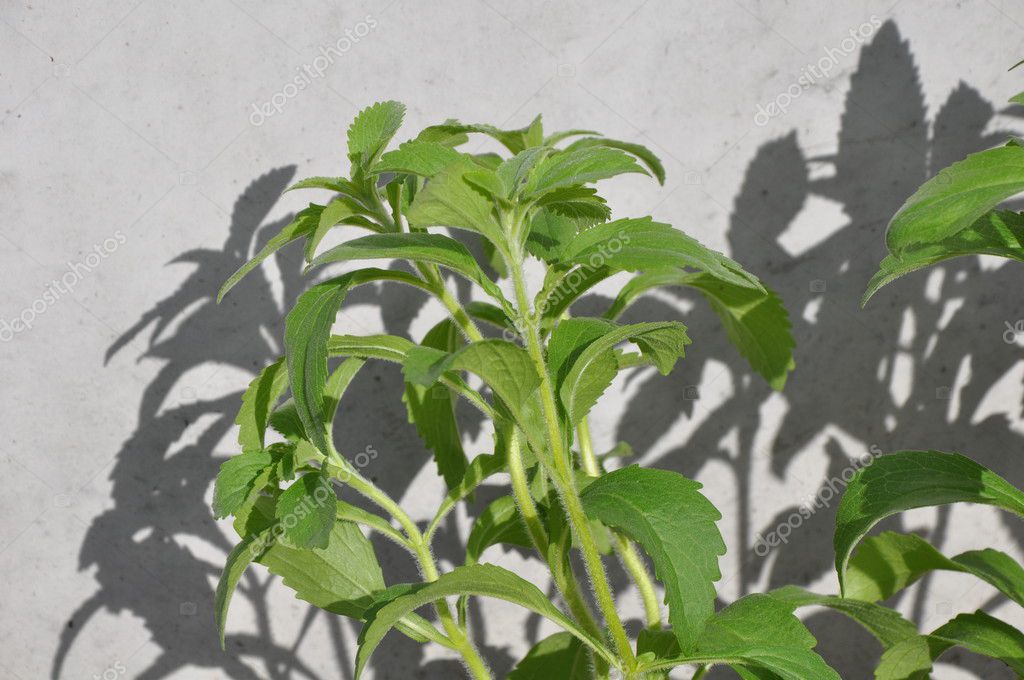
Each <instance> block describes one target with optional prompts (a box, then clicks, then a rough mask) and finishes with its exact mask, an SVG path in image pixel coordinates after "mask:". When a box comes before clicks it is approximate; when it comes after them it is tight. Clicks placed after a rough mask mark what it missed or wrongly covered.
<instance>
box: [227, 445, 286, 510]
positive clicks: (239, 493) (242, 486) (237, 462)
mask: <svg viewBox="0 0 1024 680" xmlns="http://www.w3.org/2000/svg"><path fill="white" fill-rule="evenodd" d="M273 462H274V459H273V458H272V457H271V455H270V453H268V452H267V451H247V452H245V453H242V454H239V455H237V456H233V457H231V458H228V459H227V460H226V461H224V462H223V463H221V466H220V471H219V472H218V473H217V480H216V482H215V483H214V487H213V516H214V517H216V518H218V519H219V518H221V517H227V516H228V515H234V514H235V513H236V512H237V511H238V510H239V508H241V507H242V505H244V504H245V502H246V501H247V500H249V499H250V498H251V497H252V495H253V494H254V493H256V492H258V491H259V490H260V489H259V488H257V486H256V480H257V479H259V476H260V473H261V472H263V471H264V470H266V469H267V468H268V467H270V466H271V465H272V464H273Z"/></svg>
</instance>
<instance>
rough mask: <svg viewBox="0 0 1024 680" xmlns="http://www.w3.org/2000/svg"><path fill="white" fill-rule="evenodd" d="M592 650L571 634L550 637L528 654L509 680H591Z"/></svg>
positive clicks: (512, 672) (513, 670)
mask: <svg viewBox="0 0 1024 680" xmlns="http://www.w3.org/2000/svg"><path fill="white" fill-rule="evenodd" d="M593 677H594V675H593V664H592V663H591V660H590V650H588V649H587V647H586V646H585V645H584V644H583V643H582V642H580V641H579V640H577V639H576V638H574V637H573V636H572V635H570V634H569V633H555V634H554V635H549V636H548V637H546V638H544V639H543V640H541V641H540V642H538V643H537V644H535V645H534V646H533V647H532V648H531V649H530V651H529V652H527V653H526V656H524V657H523V658H522V659H520V661H519V663H517V664H516V667H515V668H513V669H512V671H511V672H510V673H509V674H508V680H556V679H557V680H592V678H593Z"/></svg>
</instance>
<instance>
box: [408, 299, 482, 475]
mask: <svg viewBox="0 0 1024 680" xmlns="http://www.w3.org/2000/svg"><path fill="white" fill-rule="evenodd" d="M459 340H460V336H459V332H458V329H457V328H456V326H455V324H454V323H452V320H451V319H444V320H443V321H441V322H440V323H438V324H437V325H436V326H434V327H433V328H432V329H431V330H430V331H429V332H428V333H427V334H426V336H425V337H424V338H423V346H425V347H432V348H434V349H439V350H443V351H449V352H450V351H454V350H455V349H456V347H458V344H459ZM404 400H405V405H406V408H407V410H408V412H409V421H410V422H411V423H413V424H414V425H415V426H416V431H417V432H418V433H419V435H420V438H422V439H423V442H424V444H426V445H427V448H429V449H430V450H431V451H432V452H433V454H434V461H435V462H436V463H437V470H438V473H439V474H440V475H441V476H442V477H444V481H445V484H446V485H447V486H448V488H449V489H451V488H452V487H454V486H455V485H457V484H458V483H459V481H460V480H461V479H462V477H463V475H464V474H465V472H466V466H467V465H468V461H467V460H466V452H465V451H464V450H463V449H462V436H461V434H460V432H459V425H458V422H457V421H456V420H455V407H454V403H453V402H454V399H453V395H452V393H451V391H450V390H449V389H448V388H447V387H445V386H443V385H434V386H433V387H424V386H422V385H415V384H412V383H408V382H407V383H406V384H405V396H404Z"/></svg>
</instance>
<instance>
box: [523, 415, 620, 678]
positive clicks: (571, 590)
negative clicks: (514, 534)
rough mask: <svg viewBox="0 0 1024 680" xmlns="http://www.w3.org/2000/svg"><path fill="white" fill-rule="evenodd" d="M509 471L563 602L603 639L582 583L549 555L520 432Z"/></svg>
mask: <svg viewBox="0 0 1024 680" xmlns="http://www.w3.org/2000/svg"><path fill="white" fill-rule="evenodd" d="M508 469H509V476H510V477H511V478H512V495H513V496H514V497H515V499H516V504H517V505H518V506H519V513H520V514H521V515H522V517H523V521H524V522H525V524H526V528H527V531H528V532H529V534H530V538H531V539H533V544H534V546H535V547H536V548H537V552H539V553H540V555H541V557H542V558H544V560H545V561H546V562H547V563H548V566H549V567H550V569H551V576H552V578H553V579H554V581H555V585H556V586H557V588H558V591H559V592H560V593H561V594H562V599H564V600H565V604H566V605H567V606H568V607H569V611H570V612H571V613H572V615H573V617H575V618H576V620H577V621H579V623H580V624H581V625H582V626H583V627H584V628H586V629H587V632H589V633H591V634H592V635H595V636H597V637H601V636H602V632H601V627H600V626H598V625H597V621H595V620H594V615H593V613H592V612H591V611H590V607H589V606H588V605H587V601H586V600H585V599H584V597H583V593H582V592H580V587H579V583H578V582H577V581H575V580H572V579H566V578H564V577H563V570H562V569H561V567H560V565H558V564H555V563H553V562H552V556H551V555H550V553H549V551H548V548H549V540H548V535H547V531H546V530H545V529H544V525H543V523H542V522H541V519H540V514H539V513H538V512H537V505H536V504H535V503H534V502H533V496H531V495H530V489H529V486H528V484H527V481H526V469H525V468H524V467H523V451H522V440H521V438H520V435H519V431H518V429H516V428H513V429H512V434H511V435H510V437H509V448H508ZM595 661H599V659H595Z"/></svg>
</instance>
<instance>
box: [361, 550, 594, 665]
mask: <svg viewBox="0 0 1024 680" xmlns="http://www.w3.org/2000/svg"><path fill="white" fill-rule="evenodd" d="M454 595H476V596H484V597H493V598H497V599H499V600H505V601H507V602H512V603H513V604H518V605H520V606H522V607H525V608H526V609H529V610H530V611H532V612H534V613H536V614H540V615H541V616H543V617H544V618H546V619H549V620H550V621H552V622H554V623H555V624H557V625H559V626H561V627H562V628H564V629H565V630H566V631H568V632H570V633H572V634H573V635H574V636H575V637H577V638H578V639H580V640H581V641H582V642H583V643H584V644H586V645H587V646H589V647H590V648H591V649H593V650H594V651H595V652H597V653H598V654H600V655H601V656H602V657H604V658H605V659H607V660H608V661H609V662H610V663H613V662H614V657H612V655H611V653H610V652H609V651H608V650H607V649H606V648H605V646H604V645H603V644H602V642H601V641H600V640H598V639H597V638H595V637H593V636H592V635H590V634H589V633H587V632H586V631H585V630H583V628H581V627H580V626H579V624H577V623H576V622H575V621H573V620H572V619H570V618H569V617H567V616H566V615H565V614H563V613H562V612H561V611H559V610H558V608H557V607H555V605H553V604H552V603H551V601H550V600H549V599H548V596H547V595H545V594H544V593H543V592H541V591H540V589H538V588H537V586H535V585H533V584H532V583H530V582H529V581H526V580H524V579H523V578H521V577H519V576H517V575H515V574H513V573H512V572H510V571H508V570H506V569H502V568H501V567H497V566H494V565H491V564H477V565H473V566H466V567H456V568H455V569H453V570H452V571H450V572H448V573H446V574H442V575H441V577H440V578H438V579H437V580H436V581H432V582H430V583H421V584H418V585H415V586H411V587H409V589H408V591H407V592H406V593H405V594H402V595H399V596H397V597H395V598H394V599H393V600H391V601H390V602H388V603H387V604H385V605H384V606H383V607H381V608H380V609H378V610H377V611H376V613H375V614H374V615H373V616H372V617H371V618H370V619H369V621H367V623H366V625H365V626H364V627H363V630H362V632H361V633H360V634H359V652H358V653H357V655H356V679H357V680H358V678H359V677H360V676H361V675H362V672H363V670H364V669H365V667H366V662H367V661H368V660H369V659H370V656H371V655H372V654H373V652H374V650H375V649H377V645H379V644H380V641H381V640H382V639H383V638H384V635H385V634H386V633H387V632H388V631H389V630H390V629H391V628H392V627H394V625H395V622H396V621H398V619H399V618H400V617H401V616H403V615H405V614H408V613H410V612H412V611H414V610H416V609H418V608H419V607H422V606H424V605H427V604H430V603H431V602H434V601H436V600H439V599H441V598H444V597H450V596H454Z"/></svg>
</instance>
